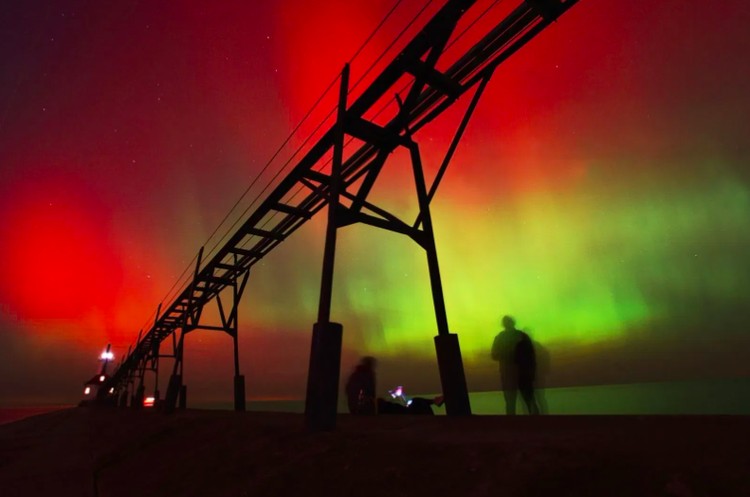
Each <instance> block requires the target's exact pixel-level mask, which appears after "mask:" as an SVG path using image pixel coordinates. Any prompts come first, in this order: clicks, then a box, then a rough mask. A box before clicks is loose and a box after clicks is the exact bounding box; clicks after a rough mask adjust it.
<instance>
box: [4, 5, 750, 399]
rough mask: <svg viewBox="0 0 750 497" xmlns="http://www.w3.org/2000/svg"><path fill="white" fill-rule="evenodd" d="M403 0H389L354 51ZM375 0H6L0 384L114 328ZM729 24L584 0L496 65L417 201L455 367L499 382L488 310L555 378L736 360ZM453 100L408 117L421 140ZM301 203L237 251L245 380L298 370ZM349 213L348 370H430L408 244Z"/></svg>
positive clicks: (191, 356) (263, 151)
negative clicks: (271, 239) (246, 275)
mask: <svg viewBox="0 0 750 497" xmlns="http://www.w3.org/2000/svg"><path fill="white" fill-rule="evenodd" d="M424 3H425V2H424V1H422V0H404V1H403V2H402V4H401V5H399V7H398V9H397V10H396V11H395V12H394V14H393V16H392V17H391V18H390V19H389V22H388V23H386V25H385V26H384V27H383V30H382V31H381V32H379V33H378V35H377V36H376V37H375V38H374V39H373V41H372V43H371V44H370V45H368V46H367V48H366V50H365V51H364V52H363V53H362V54H361V55H360V56H359V57H358V58H357V59H356V60H355V61H354V63H353V65H352V77H353V79H355V80H356V79H357V77H358V76H359V75H361V74H362V73H363V72H364V70H365V69H366V67H367V66H368V65H369V63H370V62H371V61H373V60H374V59H375V57H376V56H377V54H379V53H380V52H381V51H382V50H383V49H385V48H386V47H387V46H388V44H389V43H390V41H391V39H392V38H393V37H394V35H395V34H396V33H397V32H398V31H399V30H400V29H401V28H402V27H403V26H404V25H405V24H406V22H407V20H408V19H410V18H411V17H412V16H413V15H414V14H415V13H416V12H417V11H418V10H419V9H420V8H421V7H422V5H424ZM433 3H434V5H430V6H429V7H428V10H427V12H428V13H429V12H434V11H435V9H436V8H438V7H439V6H440V5H441V4H442V2H439V1H436V2H433ZM491 3H492V2H489V1H484V2H482V1H480V2H478V7H477V10H478V11H481V10H483V9H484V7H486V6H488V5H490V4H491ZM517 3H519V2H518V1H516V0H504V1H502V2H500V5H499V6H498V7H497V8H496V10H495V11H493V12H494V13H496V14H497V15H496V16H495V17H494V19H495V20H497V19H499V18H501V16H499V15H500V14H501V13H502V12H504V11H507V9H508V8H510V7H513V6H515V5H516V4H517ZM393 4H394V2H393V0H376V1H370V2H351V1H349V2H346V1H343V0H322V1H318V2H309V1H304V0H286V1H284V2H277V1H267V2H234V1H231V2H201V1H193V0H189V1H184V2H172V3H167V4H158V5H157V4H155V3H153V2H121V3H118V4H117V5H112V4H110V3H107V2H90V1H83V0H80V1H73V0H70V1H63V0H61V1H44V0H40V1H38V2H36V1H35V2H15V3H14V5H12V6H6V7H5V8H4V9H3V13H2V14H0V61H1V64H2V70H0V240H2V243H1V244H0V275H1V277H0V377H1V378H2V380H0V403H3V404H6V403H7V404H13V403H36V402H73V401H75V400H76V399H77V398H78V396H79V394H80V385H81V383H82V382H83V381H84V380H85V379H87V377H90V376H91V375H92V374H93V373H94V372H95V370H96V368H97V367H98V365H97V362H96V356H97V355H98V353H99V352H100V351H101V349H102V348H103V347H104V346H106V344H107V343H109V342H111V343H112V344H113V348H114V351H115V353H116V355H117V356H118V357H121V356H122V354H124V353H125V352H126V350H127V347H128V345H129V344H131V343H133V342H134V341H135V339H136V337H137V334H138V330H139V329H140V328H142V327H143V326H144V325H145V326H147V323H148V319H152V318H149V314H152V313H153V312H154V311H155V309H156V306H157V304H158V303H159V302H160V301H161V300H162V299H163V297H164V295H165V294H166V293H167V292H168V290H169V289H170V287H171V286H172V284H173V283H174V282H175V280H176V279H177V278H178V276H179V275H180V273H181V272H182V270H183V269H184V268H185V267H186V266H187V265H188V264H189V262H190V260H191V258H192V257H193V256H194V255H195V253H196V252H197V251H198V248H199V247H200V246H201V244H203V243H204V242H205V240H206V239H207V238H208V236H209V235H210V234H211V232H212V231H213V230H214V228H215V227H216V226H217V224H218V223H219V222H220V221H221V219H222V218H223V217H224V215H225V214H226V212H227V211H229V209H230V208H231V207H232V205H233V204H234V203H235V201H236V199H237V198H239V197H240V195H241V194H242V192H243V191H244V190H245V188H246V187H247V185H249V184H250V181H251V180H252V178H253V177H255V175H256V174H257V173H258V172H259V171H260V168H261V167H262V166H263V165H264V164H265V163H266V161H267V160H268V159H269V158H270V157H271V155H272V154H273V152H274V151H275V149H276V148H277V147H278V146H279V145H280V144H281V142H282V141H283V140H284V138H286V136H287V135H288V134H289V132H290V131H291V130H292V128H293V127H294V126H295V124H296V123H297V122H298V121H299V120H300V118H301V117H302V116H303V115H304V113H305V112H306V111H307V109H308V108H309V107H310V105H311V104H312V103H313V102H314V101H315V99H316V98H317V96H318V95H319V94H320V93H321V91H322V90H323V89H324V88H325V87H326V85H327V84H328V83H329V82H330V81H331V80H332V79H333V78H334V77H335V75H336V74H337V72H339V71H340V70H341V67H342V66H343V64H344V62H346V61H347V60H348V59H350V58H351V57H352V55H353V53H354V51H355V50H356V48H357V47H358V46H359V45H360V44H361V43H362V42H363V41H364V39H365V38H366V37H367V35H368V34H369V33H370V32H371V31H372V30H373V29H374V27H375V26H376V25H377V23H378V22H379V20H380V19H382V18H383V16H384V15H385V13H386V12H388V10H389V9H390V8H391V7H392V6H393ZM511 4H512V5H511ZM719 4H720V5H719ZM503 9H505V10H503ZM491 18H492V16H491V15H488V18H487V19H488V22H489V20H491ZM423 21H424V18H422V19H421V20H420V21H418V22H417V25H421V23H423ZM482 26H486V24H482V23H479V24H478V28H477V29H480V30H481V29H483V28H482ZM747 26H750V7H748V6H747V4H746V2H743V1H740V0H727V1H724V2H719V3H718V4H717V3H712V2H684V1H677V0H664V1H660V2H651V1H647V0H633V1H629V2H615V1H607V0H581V1H580V2H579V4H577V5H576V6H574V7H573V9H572V10H571V11H570V12H569V13H568V14H566V15H565V16H564V17H563V18H561V19H560V20H559V21H558V22H557V23H556V24H554V25H553V26H552V27H550V28H549V29H548V30H547V31H545V32H544V33H542V35H541V36H539V37H538V38H537V39H535V40H533V41H532V42H531V44H530V45H529V46H527V47H525V48H524V49H523V50H522V51H520V52H519V53H518V54H517V55H515V56H514V57H513V58H512V59H511V60H510V61H508V63H506V64H504V65H503V66H501V69H500V70H499V71H498V72H497V74H496V75H495V77H494V79H493V81H492V82H491V84H490V87H489V88H488V91H487V94H486V95H485V97H484V98H483V100H482V101H481V103H480V106H479V109H478V111H477V113H476V115H475V118H474V119H473V121H472V123H471V125H470V127H469V130H468V131H467V135H466V137H465V139H464V140H463V142H462V144H461V146H460V148H459V151H458V154H457V157H456V160H455V161H454V163H453V165H452V168H451V169H450V170H449V173H448V175H447V177H446V179H445V182H444V184H443V185H442V186H441V191H440V192H439V194H438V196H437V197H436V200H435V207H434V208H435V216H436V221H437V226H436V229H437V231H438V249H439V251H440V256H441V264H442V266H443V270H444V273H445V274H444V277H445V280H446V281H445V284H446V288H447V290H446V299H447V304H448V312H449V319H450V320H451V323H452V327H453V329H454V330H455V331H456V332H458V333H459V336H460V337H461V340H462V342H461V344H462V350H463V351H464V359H465V362H466V364H467V375H468V380H469V383H470V388H471V389H473V390H482V389H485V390H486V389H493V388H496V385H495V383H494V382H495V381H496V380H495V378H494V371H495V369H494V367H495V366H494V365H493V364H492V363H490V362H489V361H488V360H487V358H486V350H485V349H486V348H487V347H489V344H491V341H492V336H493V334H494V333H495V332H496V330H497V328H498V326H499V318H500V316H502V315H503V314H505V313H511V314H514V315H516V316H517V317H518V320H519V323H520V324H522V325H523V326H524V327H527V328H528V329H530V330H531V331H532V332H533V334H534V336H535V338H537V339H538V340H539V341H540V342H541V343H543V344H545V346H546V347H547V348H548V349H549V352H550V354H551V355H552V357H553V358H556V362H555V364H556V365H557V366H556V367H555V368H554V370H553V371H552V374H551V376H550V383H551V384H559V385H562V384H591V383H600V382H613V381H643V380H661V379H674V378H706V377H715V376H720V377H727V376H748V375H750V370H749V369H748V366H747V365H746V361H744V360H743V359H742V357H740V353H739V352H737V351H738V350H742V349H743V348H744V350H747V349H746V347H747V345H750V344H749V343H748V331H747V330H748V318H750V314H748V310H747V309H748V307H747V304H746V302H747V295H748V294H750V263H749V262H748V257H747V254H748V253H750V175H749V174H748V171H749V170H750V147H749V146H748V143H749V140H750V126H749V125H748V118H747V116H748V115H750V99H748V97H747V89H748V88H750V62H748V57H747V54H748V53H750V35H749V34H748V30H747ZM391 57H392V52H391V55H390V56H389V57H387V59H389V60H390V58H391ZM458 105H459V104H457V106H458ZM461 108H463V107H461ZM459 110H460V109H459ZM458 116H459V114H458V113H453V114H451V115H449V116H447V117H446V119H445V120H440V121H437V122H436V123H434V125H433V126H432V127H431V128H429V129H427V130H425V132H424V134H423V135H422V136H421V142H422V143H423V146H424V149H425V155H426V157H429V158H436V157H439V154H440V153H441V151H442V150H444V149H445V146H447V143H448V140H449V139H450V137H451V135H452V133H453V130H454V129H455V125H456V124H457V119H456V118H457V117H458ZM430 147H434V149H431V148H430ZM391 181H392V183H391V185H392V186H391V187H389V188H387V189H386V190H384V191H383V192H384V193H383V198H384V199H385V201H386V202H392V203H393V205H396V206H405V207H407V208H408V207H409V205H411V204H410V202H412V200H411V197H410V195H411V193H409V192H410V190H408V188H407V186H405V183H404V182H403V181H402V180H401V179H400V178H399V177H398V174H394V175H392V178H391ZM316 221H317V222H316ZM322 226H323V225H322V219H319V220H315V221H313V222H312V223H310V226H306V227H305V228H303V229H302V230H300V232H298V233H297V234H295V236H294V237H292V238H290V239H289V240H288V241H286V242H285V243H284V244H283V245H282V246H280V247H279V249H278V250H277V252H278V253H274V254H272V255H271V256H269V257H268V259H267V260H266V261H264V264H263V266H262V267H261V268H259V269H258V275H257V277H255V276H253V277H252V278H251V283H250V289H249V290H248V295H247V296H246V300H247V303H245V304H243V309H242V313H241V326H240V343H241V346H242V349H241V356H242V361H243V369H244V373H245V374H246V375H247V377H248V396H249V397H250V398H255V397H299V396H300V395H301V392H303V391H304V375H305V372H306V368H307V354H308V350H309V339H310V338H309V337H310V330H311V327H312V323H313V321H314V319H315V311H314V310H315V308H316V306H317V292H318V285H319V277H320V263H321V253H322V241H323V237H322V230H321V228H322ZM353 230H354V231H352V232H351V236H350V235H348V234H347V236H348V237H349V238H346V239H344V241H342V249H341V251H342V254H341V257H340V259H339V260H338V261H337V264H338V265H337V273H336V278H337V279H336V285H337V286H336V292H337V294H336V295H337V296H336V300H335V302H334V318H335V319H336V320H338V321H340V322H342V323H344V325H345V334H347V338H346V339H345V352H344V359H343V361H344V363H343V365H342V367H343V371H346V370H347V369H348V368H349V367H350V366H351V365H352V363H353V362H354V361H355V360H356V357H357V356H359V355H361V354H365V353H373V354H375V355H378V356H379V357H381V358H383V361H382V362H381V367H382V369H383V372H382V377H383V378H384V380H383V381H384V382H386V383H387V382H388V381H390V380H391V379H392V378H398V379H399V381H407V382H408V381H410V380H409V378H414V379H413V380H411V383H413V384H414V385H417V388H423V389H426V390H434V389H435V388H437V384H436V382H435V379H436V375H437V370H436V366H435V364H434V350H433V349H432V339H431V337H432V335H434V333H435V330H434V323H431V322H430V319H432V318H431V314H430V311H429V287H428V285H427V283H426V281H427V280H426V272H425V268H424V264H423V259H422V258H421V256H420V255H419V253H418V252H415V251H414V250H413V247H411V245H408V244H407V242H404V241H401V240H398V239H396V238H394V236H393V235H386V234H378V233H375V234H373V233H372V232H371V231H367V230H365V229H360V228H354V229H353ZM357 230H358V231H357ZM415 254H416V255H415ZM415 295H419V296H420V297H418V298H417V297H413V296H415ZM413 298H416V299H417V300H418V302H416V303H414V302H413V301H412V299H413ZM420 299H422V300H420ZM200 333H201V332H197V334H195V335H191V336H190V341H189V342H188V346H187V358H186V368H187V371H188V372H187V373H186V374H187V375H188V379H187V380H186V381H187V383H188V384H193V385H196V395H197V398H199V399H200V398H205V399H207V400H211V399H214V398H215V397H218V398H224V397H226V398H227V399H229V398H231V393H230V392H231V374H232V373H231V365H230V364H229V357H230V354H231V341H230V340H229V339H228V338H226V337H223V336H222V337H216V336H212V335H211V334H210V333H208V332H205V333H204V334H203V335H200ZM611 364H618V365H622V366H623V367H619V368H617V369H618V371H617V372H615V371H612V370H610V369H608V367H609V366H608V365H611ZM623 371H625V372H623ZM394 381H395V380H394Z"/></svg>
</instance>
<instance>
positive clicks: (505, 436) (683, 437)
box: [0, 408, 750, 497]
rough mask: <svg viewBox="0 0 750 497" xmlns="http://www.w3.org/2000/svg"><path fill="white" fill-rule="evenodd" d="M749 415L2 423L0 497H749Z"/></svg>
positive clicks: (74, 416) (187, 415)
mask: <svg viewBox="0 0 750 497" xmlns="http://www.w3.org/2000/svg"><path fill="white" fill-rule="evenodd" d="M749 443H750V417H746V416H684V417H680V416H596V417H592V416H543V417H520V416H519V417H516V418H507V417H502V416H497V417H496V416H473V417H469V418H446V417H444V416H439V417H437V416H436V417H407V416H392V417H388V416H380V417H373V418H353V417H351V416H347V415H342V416H340V417H339V421H338V428H337V430H336V431H335V432H331V433H318V434H310V433H306V432H305V431H304V429H303V418H302V416H301V415H298V414H280V413H234V412H225V411H197V410H188V411H186V412H179V413H177V414H175V415H172V416H166V415H163V414H161V413H159V412H155V411H142V412H134V411H131V410H115V409H106V408H105V409H99V410H96V409H93V408H74V409H68V410H63V411H57V412H53V413H48V414H43V415H40V416H36V417H32V418H28V419H25V420H22V421H18V422H15V423H10V424H7V425H2V426H0V495H2V496H3V497H11V496H37V495H39V496H41V495H52V496H76V497H83V496H102V497H103V496H136V495H138V496H157V495H158V496H182V495H185V496H192V495H194V496H209V495H211V496H212V495H218V496H224V495H227V496H266V495H270V496H273V495H304V496H339V495H340V496H345V495H346V496H349V495H351V496H400V495H420V496H430V495H472V496H484V495H487V496H490V495H492V496H528V497H532V496H545V497H546V496H552V497H566V496H571V497H572V496H576V497H582V496H597V497H602V496H674V497H703V496H711V497H719V496H737V497H745V496H750V447H749V446H748V444H749Z"/></svg>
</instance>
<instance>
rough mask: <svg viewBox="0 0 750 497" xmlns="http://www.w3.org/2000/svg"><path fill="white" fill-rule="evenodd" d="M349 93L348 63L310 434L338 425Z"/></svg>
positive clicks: (315, 343) (314, 347) (309, 398)
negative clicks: (338, 307)
mask: <svg viewBox="0 0 750 497" xmlns="http://www.w3.org/2000/svg"><path fill="white" fill-rule="evenodd" d="M348 93H349V64H346V65H345V66H344V70H343V71H342V72H341V86H340V87H339V107H338V113H337V116H336V127H335V129H336V138H335V142H334V144H333V162H332V164H331V177H330V185H329V189H328V192H329V195H330V197H329V199H328V224H327V226H326V241H325V248H324V251H323V274H322V276H321V283H320V302H319V305H318V322H317V323H315V325H314V326H313V334H312V344H311V346H310V364H309V368H308V373H307V394H306V397H305V423H306V426H307V429H308V430H310V431H323V430H332V429H333V428H334V427H335V426H336V411H337V405H338V390H339V376H340V374H341V338H342V335H343V326H341V324H339V323H332V322H331V298H332V295H333V269H334V261H335V256H336V230H337V228H338V222H339V220H338V210H339V194H340V189H341V166H342V163H343V157H344V131H345V119H346V105H347V94H348Z"/></svg>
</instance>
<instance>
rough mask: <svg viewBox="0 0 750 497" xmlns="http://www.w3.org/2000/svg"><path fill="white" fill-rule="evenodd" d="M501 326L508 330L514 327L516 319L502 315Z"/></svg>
mask: <svg viewBox="0 0 750 497" xmlns="http://www.w3.org/2000/svg"><path fill="white" fill-rule="evenodd" d="M503 328H504V329H506V330H508V331H510V330H515V329H516V320H515V319H513V318H512V317H511V316H507V315H506V316H503Z"/></svg>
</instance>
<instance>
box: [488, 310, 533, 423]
mask: <svg viewBox="0 0 750 497" xmlns="http://www.w3.org/2000/svg"><path fill="white" fill-rule="evenodd" d="M492 359H493V360H495V361H498V362H499V363H500V383H501V385H502V389H503V395H504V396H505V413H506V414H509V415H513V414H515V413H516V397H517V395H518V391H519V390H520V391H521V396H522V397H523V400H524V402H525V403H526V407H527V408H528V410H529V414H539V406H538V405H537V403H536V399H535V398H534V381H535V379H536V356H535V354H534V344H533V343H532V342H531V338H529V335H527V334H526V333H524V332H523V331H521V330H518V329H516V322H515V320H514V319H513V318H512V317H510V316H504V317H503V331H501V332H500V333H498V334H497V336H495V341H494V342H493V344H492Z"/></svg>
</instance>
